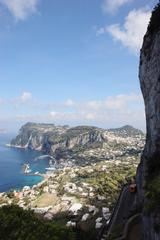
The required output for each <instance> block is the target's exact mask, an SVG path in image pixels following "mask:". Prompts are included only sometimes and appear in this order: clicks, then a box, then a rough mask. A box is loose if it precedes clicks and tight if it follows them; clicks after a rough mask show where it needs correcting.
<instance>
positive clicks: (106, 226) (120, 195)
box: [97, 184, 127, 240]
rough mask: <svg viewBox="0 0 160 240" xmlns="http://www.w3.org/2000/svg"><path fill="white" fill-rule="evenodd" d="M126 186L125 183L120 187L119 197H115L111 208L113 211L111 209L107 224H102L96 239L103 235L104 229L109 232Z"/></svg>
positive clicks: (98, 239)
mask: <svg viewBox="0 0 160 240" xmlns="http://www.w3.org/2000/svg"><path fill="white" fill-rule="evenodd" d="M126 186H127V184H126V185H124V186H123V188H122V190H121V192H120V194H119V197H118V199H117V201H116V205H115V207H114V209H113V211H112V214H111V217H110V221H109V223H108V224H107V225H106V224H105V225H104V226H103V228H102V230H101V231H100V233H99V234H98V236H97V240H100V239H101V238H102V236H103V234H104V231H107V232H109V229H110V227H111V225H112V222H113V219H114V216H115V213H116V212H117V208H118V207H119V205H120V200H121V198H122V194H123V192H124V190H125V189H126Z"/></svg>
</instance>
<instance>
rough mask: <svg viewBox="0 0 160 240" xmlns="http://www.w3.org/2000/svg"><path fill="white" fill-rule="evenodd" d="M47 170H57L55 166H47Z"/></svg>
mask: <svg viewBox="0 0 160 240" xmlns="http://www.w3.org/2000/svg"><path fill="white" fill-rule="evenodd" d="M45 169H46V170H47V171H54V170H55V167H48V168H45Z"/></svg>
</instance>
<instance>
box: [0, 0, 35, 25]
mask: <svg viewBox="0 0 160 240" xmlns="http://www.w3.org/2000/svg"><path fill="white" fill-rule="evenodd" d="M0 3H1V4H3V5H4V6H5V7H6V8H7V9H8V10H9V11H10V13H11V14H12V15H13V16H14V17H15V19H16V20H24V19H26V18H27V17H28V16H29V15H30V14H32V13H35V12H36V10H37V5H38V3H39V0H0Z"/></svg>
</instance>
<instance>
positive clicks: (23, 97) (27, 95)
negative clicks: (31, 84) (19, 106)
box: [19, 92, 32, 103]
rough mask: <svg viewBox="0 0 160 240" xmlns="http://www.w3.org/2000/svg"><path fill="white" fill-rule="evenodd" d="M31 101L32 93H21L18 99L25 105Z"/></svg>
mask: <svg viewBox="0 0 160 240" xmlns="http://www.w3.org/2000/svg"><path fill="white" fill-rule="evenodd" d="M31 99H32V93H31V92H23V93H22V95H21V96H20V97H19V100H20V101H21V102H22V103H26V102H28V101H30V100H31Z"/></svg>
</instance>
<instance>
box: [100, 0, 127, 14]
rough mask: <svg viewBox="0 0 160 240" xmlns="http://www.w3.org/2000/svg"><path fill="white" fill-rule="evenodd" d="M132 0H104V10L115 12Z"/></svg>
mask: <svg viewBox="0 0 160 240" xmlns="http://www.w3.org/2000/svg"><path fill="white" fill-rule="evenodd" d="M131 1H132V0H104V2H103V5H102V9H103V11H104V12H109V13H115V12H116V11H117V10H118V9H119V8H120V7H122V6H123V5H125V4H126V3H129V2H131Z"/></svg>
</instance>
